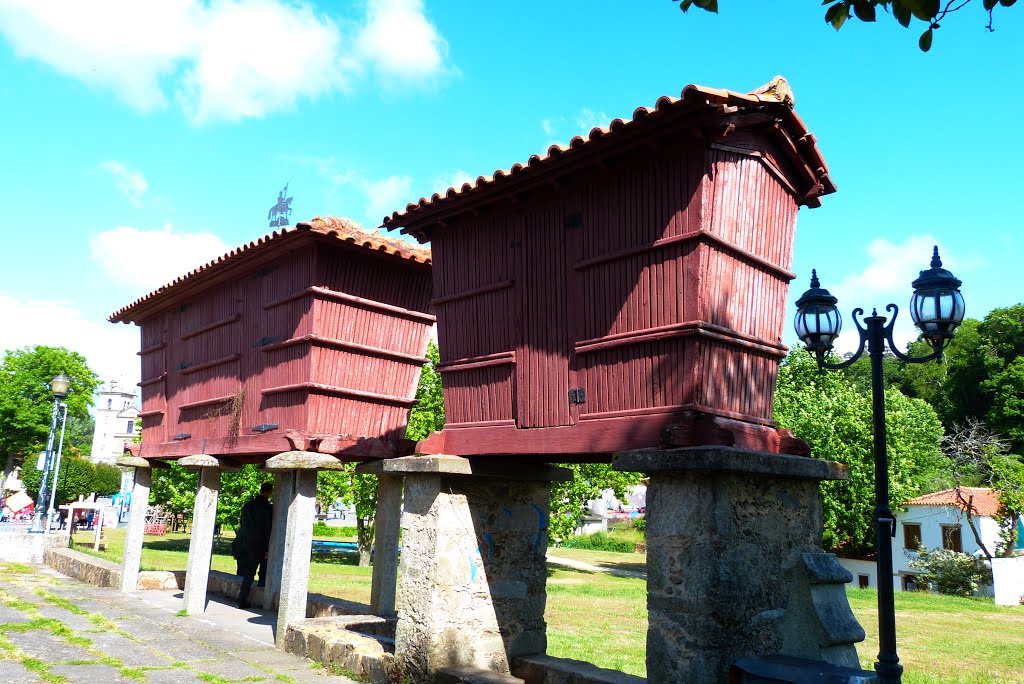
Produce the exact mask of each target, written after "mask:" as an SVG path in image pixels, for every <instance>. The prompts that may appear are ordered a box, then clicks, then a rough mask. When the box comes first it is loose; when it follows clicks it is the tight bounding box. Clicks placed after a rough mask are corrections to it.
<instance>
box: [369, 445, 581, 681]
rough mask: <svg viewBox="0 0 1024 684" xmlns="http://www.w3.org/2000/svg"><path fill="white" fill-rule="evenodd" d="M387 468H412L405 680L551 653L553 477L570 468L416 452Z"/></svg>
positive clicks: (403, 580)
mask: <svg viewBox="0 0 1024 684" xmlns="http://www.w3.org/2000/svg"><path fill="white" fill-rule="evenodd" d="M502 465H504V466H505V467H502ZM383 472H384V474H386V475H387V474H391V475H400V476H403V477H404V478H405V504H404V509H403V512H402V530H403V537H402V549H403V550H402V556H401V566H400V572H399V582H400V585H399V591H398V606H397V610H398V625H397V627H396V633H395V657H396V659H397V661H398V664H399V668H400V671H401V676H402V677H403V681H410V682H431V681H433V676H434V674H435V673H436V672H437V671H438V670H440V669H442V668H445V667H450V666H464V667H478V668H483V669H485V670H492V671H495V672H500V673H506V674H507V673H508V671H509V664H510V662H511V659H512V658H513V657H515V656H518V655H531V654H543V653H544V651H545V649H546V643H547V639H546V632H545V623H544V607H545V603H546V590H545V588H546V580H547V566H546V551H547V525H548V515H549V510H550V508H549V503H550V493H551V480H558V479H567V478H568V477H569V476H570V475H569V473H568V471H565V470H564V469H562V468H555V467H552V466H543V465H537V466H533V467H523V466H522V464H512V463H506V464H503V463H502V462H500V461H496V460H494V459H491V460H486V461H485V462H481V461H479V460H477V461H470V459H465V458H458V457H452V456H429V457H422V456H414V457H407V458H401V459H392V460H388V461H385V462H384V463H383Z"/></svg>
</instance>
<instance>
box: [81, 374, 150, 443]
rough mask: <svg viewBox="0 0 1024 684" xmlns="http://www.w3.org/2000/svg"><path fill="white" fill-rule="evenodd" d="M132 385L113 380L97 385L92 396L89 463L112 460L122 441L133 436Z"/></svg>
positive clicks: (129, 439) (128, 439) (135, 409)
mask: <svg viewBox="0 0 1024 684" xmlns="http://www.w3.org/2000/svg"><path fill="white" fill-rule="evenodd" d="M138 417H139V408H138V406H136V405H135V388H134V387H130V386H129V385H126V384H124V383H123V382H118V381H116V380H115V381H113V382H109V383H107V384H105V385H101V386H100V388H99V391H98V393H97V398H96V430H95V432H93V434H92V461H93V463H113V462H114V461H116V460H117V458H118V456H120V455H121V453H122V452H123V451H124V443H125V442H130V441H132V438H134V437H135V419H136V418H138Z"/></svg>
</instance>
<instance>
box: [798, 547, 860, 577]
mask: <svg viewBox="0 0 1024 684" xmlns="http://www.w3.org/2000/svg"><path fill="white" fill-rule="evenodd" d="M804 566H805V567H806V568H807V579H808V581H809V582H810V583H811V584H849V583H850V582H852V581H853V574H852V573H851V572H850V571H849V570H847V569H846V568H844V567H843V566H842V565H840V564H839V559H838V558H836V555H835V554H834V553H805V554H804Z"/></svg>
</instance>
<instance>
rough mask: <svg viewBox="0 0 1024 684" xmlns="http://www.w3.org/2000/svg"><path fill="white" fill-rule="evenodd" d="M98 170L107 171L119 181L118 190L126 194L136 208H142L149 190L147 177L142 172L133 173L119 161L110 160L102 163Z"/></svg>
mask: <svg viewBox="0 0 1024 684" xmlns="http://www.w3.org/2000/svg"><path fill="white" fill-rule="evenodd" d="M97 166H98V168H100V169H102V170H104V171H107V172H109V173H110V175H112V176H113V177H114V179H115V180H116V181H117V189H118V190H120V191H121V192H122V193H124V196H125V197H127V198H128V201H130V202H131V203H132V204H134V205H135V206H136V207H141V206H142V196H143V195H144V194H145V193H146V190H147V189H148V188H149V184H148V183H147V182H146V177H145V176H143V175H142V172H140V171H133V170H131V169H129V168H128V167H126V166H125V165H124V164H122V163H121V162H119V161H116V160H109V161H104V162H100V163H99V164H98V165H97Z"/></svg>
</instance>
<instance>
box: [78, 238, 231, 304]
mask: <svg viewBox="0 0 1024 684" xmlns="http://www.w3.org/2000/svg"><path fill="white" fill-rule="evenodd" d="M89 247H90V250H91V252H92V259H93V261H94V262H96V264H97V265H99V266H100V268H102V269H103V270H104V271H105V273H106V276H107V277H108V278H109V279H110V280H111V281H113V282H115V283H119V284H122V285H128V286H131V287H134V288H137V289H138V290H140V294H142V293H144V292H149V291H152V290H155V289H156V288H158V287H160V286H161V285H164V284H165V283H168V282H170V281H172V280H174V279H175V278H177V277H179V276H181V275H184V274H185V273H187V272H189V271H191V270H193V269H195V268H197V267H198V266H201V265H203V264H205V263H206V262H208V261H211V260H212V259H215V258H217V257H218V256H220V255H222V254H225V253H226V252H228V251H229V248H228V246H227V245H225V244H224V242H223V241H222V240H221V239H220V238H219V237H217V236H216V235H214V234H212V233H184V232H175V231H174V230H173V229H172V228H171V226H169V225H168V226H166V227H165V228H164V229H163V230H140V229H138V228H132V227H131V226H120V227H118V228H114V229H112V230H107V231H104V232H102V233H99V234H98V235H96V236H95V237H93V238H92V240H91V241H90V243H89Z"/></svg>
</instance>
